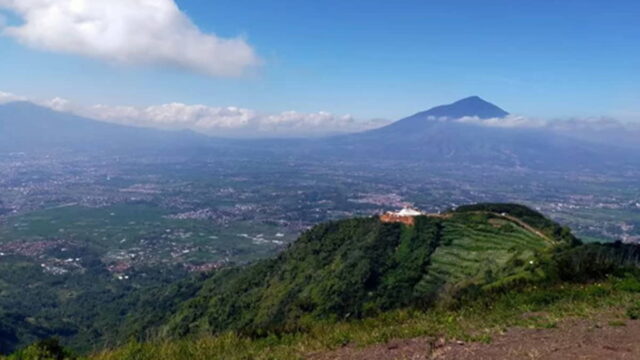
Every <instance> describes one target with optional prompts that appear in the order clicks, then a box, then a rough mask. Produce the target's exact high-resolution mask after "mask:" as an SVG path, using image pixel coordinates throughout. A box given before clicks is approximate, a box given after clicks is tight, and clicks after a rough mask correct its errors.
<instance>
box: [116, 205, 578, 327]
mask: <svg viewBox="0 0 640 360" xmlns="http://www.w3.org/2000/svg"><path fill="white" fill-rule="evenodd" d="M510 214H512V215H510ZM532 219H535V220H536V221H534V224H532V225H528V223H527V221H531V220H532ZM534 226H536V228H535V229H533V227H534ZM538 227H539V228H538ZM576 241H577V240H575V238H574V237H573V236H572V235H571V234H570V233H569V232H567V231H566V230H562V228H561V227H560V226H558V225H557V224H555V223H553V222H551V221H549V220H547V219H545V218H544V217H541V215H539V214H537V213H536V212H533V211H531V210H528V209H526V208H523V207H520V206H517V205H494V206H493V207H491V208H490V209H478V208H471V209H461V210H459V211H455V212H451V213H448V214H446V215H445V216H439V217H436V216H433V217H429V216H420V217H417V218H416V221H415V225H414V226H406V225H403V224H400V223H382V222H381V221H380V220H379V219H378V218H361V219H349V220H343V221H338V222H330V223H326V224H321V225H318V226H316V227H315V228H313V229H312V230H310V231H308V232H306V233H305V234H303V235H302V236H301V237H300V239H299V240H298V241H297V242H296V243H294V244H293V245H292V246H291V247H290V248H289V249H288V250H287V251H285V252H284V253H282V254H281V255H280V256H278V257H277V258H275V259H272V260H267V261H263V262H260V263H257V264H255V265H252V266H249V267H246V268H236V269H231V270H226V271H222V272H219V273H217V274H215V275H213V276H212V277H211V278H209V279H207V280H205V281H204V282H203V283H202V285H201V288H200V290H199V291H197V293H196V295H195V296H194V297H193V298H191V299H190V300H188V301H186V302H184V303H182V304H177V305H176V304H174V306H175V307H172V308H171V309H168V312H169V313H170V314H172V315H170V316H169V317H168V318H166V317H165V320H164V321H158V317H154V316H152V317H151V318H152V321H151V322H149V323H148V324H147V325H145V326H142V328H144V327H148V326H156V325H158V324H161V323H164V325H162V326H161V328H162V329H163V330H162V333H165V334H169V335H171V336H185V335H189V334H200V333H216V332H220V331H225V330H237V331H240V332H245V333H250V334H256V333H258V334H259V333H264V332H270V331H290V330H297V329H300V328H304V327H305V323H307V322H313V321H314V320H317V319H345V318H357V317H366V316H371V315H375V314H378V313H380V312H384V311H388V310H391V309H396V308H403V307H418V308H425V307H428V306H430V305H431V304H433V303H434V302H436V301H439V300H442V299H450V298H455V297H456V296H458V295H460V294H462V293H465V292H468V291H475V290H473V289H476V290H477V289H481V288H487V287H499V286H505V284H508V283H509V282H511V281H520V280H522V279H526V278H529V277H535V276H537V275H536V272H537V271H539V269H538V264H537V263H536V262H537V256H538V255H539V254H540V253H543V252H546V251H548V250H549V249H553V248H555V247H557V246H559V245H566V246H569V245H570V244H571V243H574V242H576ZM191 290H193V288H191ZM171 296H175V294H172V295H171ZM158 297H160V296H158ZM158 297H155V298H158ZM128 321H129V324H135V326H134V325H127V326H126V327H130V328H136V329H140V328H141V326H140V321H144V319H141V318H139V317H138V316H137V315H136V314H135V313H134V314H132V315H131V316H130V317H129V319H128Z"/></svg>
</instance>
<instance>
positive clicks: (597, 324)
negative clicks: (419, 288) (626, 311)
mask: <svg viewBox="0 0 640 360" xmlns="http://www.w3.org/2000/svg"><path fill="white" fill-rule="evenodd" d="M308 359H311V360H395V359H405V360H419V359H420V360H454V359H455V360H495V359H504V360H520V359H532V360H533V359H535V360H542V359H544V360H569V359H570V360H573V359H581V360H596V359H607V360H613V359H624V360H626V359H640V321H632V320H625V321H624V322H622V321H619V320H611V319H610V320H586V319H579V320H566V321H564V322H561V323H559V324H558V326H557V327H556V328H553V329H522V328H513V329H509V330H508V331H507V332H505V333H504V334H498V335H496V336H494V337H493V341H492V342H491V343H490V344H481V343H468V344H467V343H463V342H456V341H445V340H444V339H439V340H436V339H433V338H419V339H410V340H398V341H393V342H390V343H388V344H385V345H375V346H370V347H365V348H356V347H350V346H347V347H344V348H342V349H339V350H336V351H333V352H329V353H322V354H312V355H310V356H309V357H308Z"/></svg>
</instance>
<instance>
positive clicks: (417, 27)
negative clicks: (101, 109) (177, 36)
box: [0, 0, 640, 119]
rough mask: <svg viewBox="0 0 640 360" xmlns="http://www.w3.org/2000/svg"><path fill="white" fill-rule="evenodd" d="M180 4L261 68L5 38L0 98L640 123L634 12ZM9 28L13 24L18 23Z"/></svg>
mask: <svg viewBox="0 0 640 360" xmlns="http://www.w3.org/2000/svg"><path fill="white" fill-rule="evenodd" d="M4 1H5V2H6V1H7V0H4ZM29 1H31V0H29ZM9 2H11V1H9ZM2 3H3V0H0V5H1V4H2ZM177 4H178V6H179V7H180V10H182V11H183V12H184V13H186V14H187V15H188V17H189V18H190V19H191V20H192V22H193V23H194V24H195V25H196V26H197V27H198V28H199V29H200V31H202V32H203V33H207V34H212V33H213V34H215V35H217V36H218V37H221V38H234V37H236V36H242V37H243V38H244V39H245V41H246V43H247V44H248V45H249V46H250V47H251V48H252V49H253V50H254V51H255V54H256V55H257V57H259V58H260V62H261V63H260V65H259V66H256V67H253V68H252V69H251V70H250V71H247V72H246V73H245V74H244V75H243V76H232V77H229V76H222V77H221V76H211V75H208V74H203V73H201V72H197V71H189V70H187V69H184V68H181V67H172V66H151V65H147V64H144V65H139V64H133V65H131V64H114V63H113V62H108V61H102V60H101V59H96V58H90V57H85V56H83V55H81V54H74V53H61V52H59V51H56V50H55V49H54V50H52V49H49V50H46V49H42V48H37V47H33V46H26V45H25V44H24V43H23V42H20V41H19V40H18V39H16V37H13V36H3V37H0V56H1V60H0V91H5V92H11V93H14V94H19V95H23V96H27V97H29V98H40V99H45V98H52V97H56V96H57V97H63V98H66V99H71V100H72V101H74V102H77V103H83V104H97V103H101V104H109V105H120V104H127V105H140V106H143V105H144V106H146V105H153V104H163V103H169V102H182V103H185V104H205V105H209V106H220V107H223V106H237V107H242V108H248V109H254V110H256V111H260V112H265V113H276V112H281V111H285V110H296V111H300V112H318V111H327V112H331V113H335V114H351V115H353V116H354V117H355V118H357V119H371V118H386V119H397V118H400V117H402V116H404V115H409V114H411V113H414V112H416V111H419V110H423V109H426V108H429V107H431V106H434V105H438V104H441V103H448V102H451V101H454V100H456V99H458V98H462V97H465V96H469V95H480V96H482V97H483V98H485V99H487V100H489V101H492V102H494V103H496V104H498V105H499V106H502V107H504V108H505V109H506V110H508V111H511V112H514V113H518V114H524V115H527V116H534V117H543V118H555V117H572V116H576V117H582V116H601V115H603V116H612V117H620V118H624V119H635V118H638V119H640V26H638V19H640V2H637V1H615V2H610V1H607V2H605V1H587V0H580V1H578V0H575V1H574V0H563V1H552V0H544V1H539V0H538V1H519V0H509V1H507V0H503V1H475V0H474V1H472V0H466V1H462V0H447V1H424V0H423V1H409V0H405V1H370V0H369V1H364V0H349V1H344V0H342V1H340V0H324V1H317V0H315V1H313V0H295V1H294V0H288V1H286V0H283V1H262V0H250V1H249V0H234V1H210V0H179V1H177ZM4 13H5V15H8V14H11V12H10V10H6V11H5V12H4ZM17 17H18V18H19V16H17ZM8 22H9V23H13V24H19V20H17V19H16V15H15V14H14V15H11V17H10V18H9V20H8Z"/></svg>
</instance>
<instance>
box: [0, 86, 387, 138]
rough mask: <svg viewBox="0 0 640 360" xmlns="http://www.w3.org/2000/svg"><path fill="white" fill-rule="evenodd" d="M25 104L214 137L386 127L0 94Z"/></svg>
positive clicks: (322, 115)
mask: <svg viewBox="0 0 640 360" xmlns="http://www.w3.org/2000/svg"><path fill="white" fill-rule="evenodd" d="M16 100H28V101H32V102H34V103H37V104H39V105H41V106H45V107H48V108H50V109H53V110H56V111H63V112H70V113H74V114H77V115H80V116H84V117H88V118H92V119H96V120H101V121H106V122H111V123H117V124H122V125H132V126H142V127H153V128H161V129H190V130H194V131H198V132H201V133H204V134H208V135H214V136H239V137H270V136H284V137H286V136H321V135H328V134H336V133H348V132H356V131H364V130H368V129H373V128H376V127H380V126H383V125H386V124H388V123H389V122H388V121H386V120H379V119H373V120H368V121H359V120H356V119H355V118H354V117H353V116H351V115H335V114H332V113H329V112H324V111H320V112H313V113H304V112H298V111H284V112H281V113H276V114H264V113H260V112H258V111H256V110H252V109H246V108H240V107H235V106H226V107H213V106H207V105H188V104H182V103H177V102H176V103H168V104H162V105H152V106H118V105H92V106H84V105H79V104H76V103H74V102H72V101H69V100H67V99H63V98H59V97H56V98H53V99H47V100H34V99H27V98H25V97H20V96H17V95H14V94H10V93H4V92H0V103H3V102H4V103H6V102H10V101H16Z"/></svg>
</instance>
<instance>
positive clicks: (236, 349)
mask: <svg viewBox="0 0 640 360" xmlns="http://www.w3.org/2000/svg"><path fill="white" fill-rule="evenodd" d="M639 302H640V282H639V281H638V278H637V277H635V276H629V275H628V276H623V277H609V278H607V279H604V280H602V281H598V282H592V283H589V284H580V283H558V284H555V285H548V284H547V285H545V286H540V285H530V286H527V287H525V288H521V289H519V290H518V291H508V292H506V293H499V294H493V295H490V294H489V295H487V296H485V297H483V298H482V299H478V298H476V299H469V300H464V301H462V302H461V303H460V304H458V305H459V306H457V307H455V308H445V307H436V308H433V309H430V310H428V311H418V310H410V309H403V310H395V311H391V312H387V313H383V314H380V315H378V316H375V317H371V318H367V319H360V320H351V321H343V322H318V323H316V324H315V325H314V326H312V327H310V328H309V329H308V330H307V331H305V332H298V333H290V334H284V335H280V336H275V335H271V336H268V337H262V338H250V337H244V336H241V335H238V334H237V333H233V332H227V333H223V334H220V335H217V336H208V337H202V338H196V339H182V340H160V341H152V342H147V343H139V342H135V341H134V342H130V343H128V344H126V345H124V346H122V347H120V348H118V349H114V350H105V351H102V352H98V353H95V354H93V355H91V356H87V357H85V358H83V359H86V360H190V359H225V360H248V359H256V360H272V359H278V360H294V359H296V360H297V359H304V358H305V356H307V355H309V354H312V353H316V352H324V351H330V350H333V349H337V348H340V347H342V346H345V345H347V344H350V345H354V346H367V345H372V344H379V343H385V342H387V341H389V340H392V339H399V338H416V337H431V338H433V339H435V338H437V337H441V336H442V337H445V338H448V339H460V340H465V341H481V342H491V339H492V336H493V335H495V334H497V333H499V332H501V331H504V329H505V328H507V327H512V326H522V327H530V328H553V327H555V326H556V324H557V322H558V321H561V320H563V319H566V318H572V317H586V318H589V317H594V316H597V315H598V314H600V313H602V312H605V311H606V312H611V313H612V314H613V317H614V318H617V319H618V321H619V322H621V323H623V322H624V320H625V319H628V318H630V317H631V315H633V313H630V312H629V310H632V309H634V308H637V307H638V303H639ZM532 314H533V315H532ZM34 352H35V351H33V350H32V351H31V354H33V353H34ZM29 354H30V353H29V352H23V353H17V354H15V355H14V356H12V357H9V358H6V359H3V360H36V359H38V360H49V359H51V360H54V359H56V360H57V359H58V358H55V357H33V356H31V355H29ZM30 356H31V357H30ZM72 358H74V357H72V356H67V357H62V358H59V359H72Z"/></svg>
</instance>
